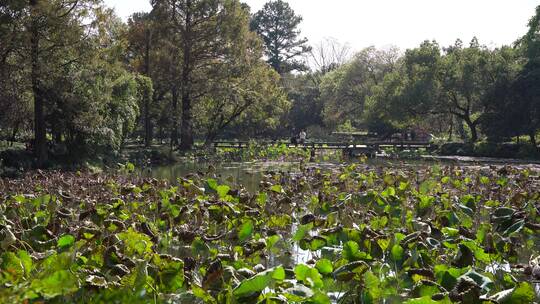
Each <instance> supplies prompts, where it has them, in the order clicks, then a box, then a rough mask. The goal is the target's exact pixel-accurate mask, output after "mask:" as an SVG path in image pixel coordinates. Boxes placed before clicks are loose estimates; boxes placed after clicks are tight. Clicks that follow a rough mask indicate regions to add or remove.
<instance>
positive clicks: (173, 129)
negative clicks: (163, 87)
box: [171, 85, 178, 149]
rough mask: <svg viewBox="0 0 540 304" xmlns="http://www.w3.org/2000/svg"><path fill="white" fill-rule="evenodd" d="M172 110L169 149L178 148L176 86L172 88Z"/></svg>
mask: <svg viewBox="0 0 540 304" xmlns="http://www.w3.org/2000/svg"><path fill="white" fill-rule="evenodd" d="M171 90H172V92H171V95H172V108H173V109H172V110H173V121H172V126H171V149H172V148H173V147H176V146H178V89H177V88H176V85H173V87H172V89H171Z"/></svg>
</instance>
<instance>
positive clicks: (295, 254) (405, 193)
mask: <svg viewBox="0 0 540 304" xmlns="http://www.w3.org/2000/svg"><path fill="white" fill-rule="evenodd" d="M0 231H1V233H0V245H1V248H0V303H314V304H323V303H409V304H410V303H512V304H514V303H538V301H539V293H540V287H539V286H540V284H539V280H540V237H539V234H538V233H539V231H540V177H539V171H538V170H535V169H534V168H532V167H515V166H514V167H512V166H505V167H501V166H499V167H494V166H493V167H490V166H484V167H466V166H450V165H433V166H420V167H419V166H415V167H408V166H403V167H399V168H397V167H385V166H368V165H365V164H353V165H351V164H348V165H336V166H335V167H334V168H322V169H321V168H317V167H310V166H309V165H302V166H301V169H300V170H299V171H298V172H297V173H292V174H291V173H286V172H279V171H275V172H271V171H269V172H265V174H264V176H263V177H262V180H261V182H260V184H259V187H258V190H257V191H252V190H249V191H248V190H247V189H246V188H245V187H243V186H242V185H239V184H238V183H233V182H227V180H223V179H220V178H218V177H217V176H216V174H215V173H214V172H213V171H212V170H211V168H210V169H209V170H208V171H207V172H198V173H196V174H191V175H188V176H186V177H185V178H180V179H178V180H176V181H175V182H169V181H164V180H158V179H152V178H143V177H140V176H138V175H135V174H125V173H100V174H91V173H81V172H78V173H66V172H47V173H44V172H40V171H38V172H37V173H32V174H28V175H26V176H25V177H24V178H22V179H17V180H15V179H3V180H0Z"/></svg>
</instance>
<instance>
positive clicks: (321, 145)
mask: <svg viewBox="0 0 540 304" xmlns="http://www.w3.org/2000/svg"><path fill="white" fill-rule="evenodd" d="M253 143H254V142H248V141H215V142H214V143H213V145H214V147H215V148H231V149H244V148H247V147H249V145H250V144H253ZM255 145H258V146H271V145H286V146H287V147H290V148H305V149H316V150H350V149H378V148H392V147H393V148H409V149H410V148H413V149H414V148H416V149H419V148H430V147H432V144H431V143H429V142H420V141H401V142H396V141H365V142H307V143H304V144H293V143H290V142H279V141H278V142H270V141H268V142H255Z"/></svg>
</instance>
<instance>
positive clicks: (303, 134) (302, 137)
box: [298, 130, 307, 144]
mask: <svg viewBox="0 0 540 304" xmlns="http://www.w3.org/2000/svg"><path fill="white" fill-rule="evenodd" d="M298 138H299V140H300V143H301V144H305V143H306V138H307V133H306V130H302V131H300V134H299V135H298Z"/></svg>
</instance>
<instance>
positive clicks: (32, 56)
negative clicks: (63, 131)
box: [21, 0, 97, 167]
mask: <svg viewBox="0 0 540 304" xmlns="http://www.w3.org/2000/svg"><path fill="white" fill-rule="evenodd" d="M96 4H97V1H96V0H78V1H75V0H72V1H60V0H52V1H42V0H30V1H29V2H28V4H27V5H25V7H23V9H24V11H25V12H28V15H27V16H26V18H25V20H26V22H25V25H26V28H25V29H24V31H25V33H24V35H23V36H22V39H23V41H22V42H21V45H22V47H23V49H24V52H25V54H26V59H27V60H28V62H29V66H30V75H29V79H30V85H31V93H32V96H33V103H34V151H35V155H36V159H37V166H38V167H42V166H43V165H44V164H45V162H46V160H47V129H46V126H47V124H46V123H47V122H46V119H45V115H46V99H47V96H46V95H47V80H48V78H49V79H50V76H51V75H52V74H53V73H55V72H58V70H59V69H61V68H62V67H65V66H66V65H69V64H71V63H73V62H75V61H77V60H79V57H72V56H70V55H71V54H70V52H69V50H70V49H74V48H84V43H85V42H86V40H85V39H84V37H85V36H86V35H87V34H88V32H87V31H88V30H89V29H90V25H91V24H87V23H85V21H86V19H87V18H88V16H89V15H91V11H92V10H93V9H94V8H95V5H96ZM45 62H46V64H45Z"/></svg>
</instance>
